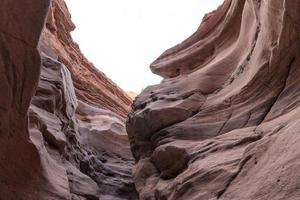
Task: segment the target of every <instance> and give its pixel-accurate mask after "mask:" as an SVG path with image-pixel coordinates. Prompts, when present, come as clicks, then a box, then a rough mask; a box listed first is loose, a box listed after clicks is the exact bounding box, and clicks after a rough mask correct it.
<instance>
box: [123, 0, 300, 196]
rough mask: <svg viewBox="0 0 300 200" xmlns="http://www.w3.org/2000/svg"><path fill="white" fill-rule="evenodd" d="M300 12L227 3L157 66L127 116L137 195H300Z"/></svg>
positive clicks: (280, 2) (257, 1) (254, 0)
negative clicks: (157, 78)
mask: <svg viewBox="0 0 300 200" xmlns="http://www.w3.org/2000/svg"><path fill="white" fill-rule="evenodd" d="M299 9H300V1H299V0H295V1H290V0H272V1H267V0H248V1H246V0H225V1H224V3H223V4H222V5H221V6H220V7H219V8H218V9H217V10H216V11H214V12H212V13H209V14H207V15H206V16H205V17H204V19H203V22H202V24H201V26H200V27H199V29H198V30H197V31H196V32H195V33H194V34H193V35H192V36H191V37H190V38H188V39H187V40H185V41H184V42H182V43H181V44H179V45H177V46H175V47H173V48H171V49H170V50H167V51H166V52H164V53H163V54H162V55H161V56H160V57H159V58H158V59H157V60H156V61H155V62H154V63H153V64H152V65H151V69H152V71H153V72H154V73H156V74H158V75H160V76H162V77H163V78H164V80H163V81H162V82H161V83H160V84H159V85H155V86H150V87H148V88H146V89H145V90H144V91H143V92H142V94H140V95H139V96H138V97H137V98H136V100H135V101H134V104H133V111H132V112H131V113H130V115H129V119H128V122H127V131H128V134H129V137H130V140H131V149H132V151H133V154H134V157H135V159H136V161H137V164H136V166H135V170H134V180H135V183H136V187H137V190H138V192H139V194H140V199H161V200H162V199H164V200H165V199H169V200H171V199H172V200H175V199H176V200H179V199H182V200H183V199H189V200H199V199H203V200H204V199H205V200H216V199H220V200H221V199H222V200H254V199H255V200H257V199H260V200H270V199H272V200H286V199H289V200H296V199H299V198H300V192H299V190H298V187H299V184H300V179H299V178H298V177H299V176H300V173H299V170H298V168H299V167H300V164H299V156H300V148H299V142H298V141H299V140H300V136H299V134H298V133H299V126H300V121H299V119H298V118H299V102H300V97H299V91H300V90H299V89H300V82H299V76H300V74H299V72H300V70H299V66H300V54H299V53H300V52H299V47H300V43H299V37H300V26H299V21H300V14H299Z"/></svg>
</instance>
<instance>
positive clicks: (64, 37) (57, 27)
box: [39, 0, 132, 117]
mask: <svg viewBox="0 0 300 200" xmlns="http://www.w3.org/2000/svg"><path fill="white" fill-rule="evenodd" d="M74 29H75V25H74V23H73V22H72V20H71V15H70V13H69V11H68V8H67V6H66V4H65V2H64V0H53V1H52V5H51V7H50V10H49V14H48V18H47V21H46V27H45V29H44V30H43V33H42V36H41V41H40V44H39V48H40V49H41V50H42V51H43V52H45V53H46V54H47V55H49V56H50V57H53V58H54V59H57V60H58V61H59V62H62V63H64V65H65V66H66V67H67V68H68V69H69V71H70V72H71V75H72V79H73V83H74V86H75V91H76V95H77V97H78V98H79V99H80V100H82V101H85V102H88V103H89V104H92V105H95V106H97V107H101V108H104V109H108V110H111V111H113V112H115V113H118V114H119V115H122V116H124V117H125V116H126V114H127V113H128V112H129V110H130V105H131V103H132V100H131V98H130V97H129V96H128V95H127V94H126V93H125V92H124V91H123V90H122V89H120V88H119V87H118V86H117V85H116V84H115V83H114V82H112V81H111V80H110V79H109V78H108V77H106V76H105V74H104V73H102V72H101V71H99V70H98V69H97V68H95V67H94V66H93V64H92V63H90V62H89V61H88V60H87V59H86V58H85V57H84V55H83V54H82V53H81V51H80V49H79V46H78V45H77V44H76V43H75V42H74V41H73V39H72V37H71V35H70V33H71V32H72V31H73V30H74Z"/></svg>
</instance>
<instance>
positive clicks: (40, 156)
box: [0, 0, 137, 200]
mask: <svg viewBox="0 0 300 200" xmlns="http://www.w3.org/2000/svg"><path fill="white" fill-rule="evenodd" d="M49 6H50V12H49V15H48V18H47V19H48V20H47V21H46V16H47V12H48V8H49ZM0 9H1V12H0V27H1V28H0V69H1V72H2V73H1V76H0V90H1V97H0V103H1V105H0V117H1V120H0V121H1V122H0V133H1V139H0V163H1V164H0V199H1V200H2V199H3V200H16V199H20V200H59V199H61V200H71V199H72V200H94V199H95V200H96V199H97V200H98V199H101V200H111V199H116V200H117V199H119V200H122V199H124V200H125V199H133V200H134V199H137V193H136V190H135V186H134V184H133V180H132V176H131V169H132V166H133V164H134V159H133V157H132V155H131V152H130V148H129V142H128V138H127V135H126V131H125V125H124V122H125V119H124V116H125V114H126V113H127V112H128V110H129V105H130V103H131V100H130V98H129V97H128V96H127V95H126V94H125V92H123V91H122V90H121V89H120V88H118V87H117V86H116V85H115V84H114V83H113V82H112V81H110V80H109V79H108V78H107V77H106V76H105V75H104V74H103V73H101V72H99V71H98V70H96V68H94V67H93V65H92V64H91V63H89V62H88V61H87V60H86V59H85V58H84V56H83V55H82V54H81V52H80V50H79V48H78V46H77V45H76V44H75V43H74V42H73V40H72V38H71V36H70V31H71V30H73V29H74V26H73V24H72V22H71V20H70V14H69V13H68V10H67V8H66V6H65V4H64V2H63V1H60V0H54V1H52V4H51V5H50V2H49V1H48V0H40V1H36V0H28V1H26V2H25V1H24V2H23V1H16V2H15V1H6V0H4V1H1V3H0ZM45 22H46V27H45V28H44V31H43V35H42V39H41V40H40V43H39V45H38V42H39V38H40V34H41V32H42V29H43V27H44V24H45ZM37 46H39V50H38V49H37ZM65 65H67V67H66V66H65ZM69 70H70V71H69ZM70 72H71V73H70ZM72 79H73V80H74V81H73V80H72ZM73 83H74V84H73Z"/></svg>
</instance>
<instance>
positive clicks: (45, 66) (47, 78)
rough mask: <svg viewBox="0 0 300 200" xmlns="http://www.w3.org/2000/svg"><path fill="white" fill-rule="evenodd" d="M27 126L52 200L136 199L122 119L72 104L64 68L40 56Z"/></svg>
mask: <svg viewBox="0 0 300 200" xmlns="http://www.w3.org/2000/svg"><path fill="white" fill-rule="evenodd" d="M29 124H30V131H29V132H30V139H31V141H32V142H33V143H34V144H35V146H37V147H38V150H39V151H38V152H39V157H40V158H41V161H42V166H43V170H44V171H45V173H47V176H48V179H50V180H52V181H53V185H54V186H55V187H56V195H57V197H56V198H58V199H59V198H61V199H71V198H73V199H82V198H83V199H99V198H100V199H104V200H105V199H108V200H109V199H136V191H135V187H134V184H133V181H132V176H131V168H132V166H133V163H134V161H133V158H132V155H131V152H130V149H129V144H128V139H127V135H126V131H125V126H124V118H123V117H121V116H120V115H118V114H116V113H113V112H111V111H109V110H104V109H101V108H97V107H94V106H91V105H89V104H87V103H85V102H83V101H80V100H77V97H76V95H75V90H74V86H73V83H72V79H71V75H70V73H69V71H68V69H67V68H66V67H65V66H64V65H63V64H62V63H60V62H58V61H56V60H53V59H52V58H50V57H47V56H45V55H43V56H42V70H41V75H40V81H39V84H38V88H37V90H36V94H35V96H34V97H33V99H32V103H31V106H30V110H29ZM40 199H47V196H43V197H41V198H40Z"/></svg>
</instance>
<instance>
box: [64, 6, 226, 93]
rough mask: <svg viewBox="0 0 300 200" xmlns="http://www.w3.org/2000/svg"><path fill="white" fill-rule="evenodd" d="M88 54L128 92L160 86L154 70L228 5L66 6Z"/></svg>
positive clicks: (80, 41) (79, 39)
mask: <svg viewBox="0 0 300 200" xmlns="http://www.w3.org/2000/svg"><path fill="white" fill-rule="evenodd" d="M66 2H67V5H68V7H69V9H70V12H71V14H72V19H73V21H74V23H75V24H76V27H77V28H76V30H75V31H74V32H73V33H72V35H73V38H74V40H75V41H76V42H77V43H78V44H79V45H80V48H81V50H82V52H83V53H84V54H85V56H86V57H87V58H88V59H89V60H90V61H91V62H92V63H94V65H95V66H96V67H97V68H98V69H100V70H101V71H102V72H104V73H105V74H106V75H107V76H108V77H109V78H110V79H112V80H113V81H114V82H116V83H117V84H118V85H119V86H120V87H121V88H122V89H124V90H125V91H134V92H136V93H139V92H140V91H141V89H142V88H145V87H146V86H148V85H153V84H157V83H159V81H160V80H161V78H160V77H158V76H156V75H154V74H152V73H151V71H150V69H149V65H150V63H151V62H152V61H154V60H155V59H156V58H157V57H158V56H159V55H160V54H161V53H163V51H165V50H167V49H169V48H170V47H172V46H174V45H176V44H178V43H180V42H181V41H182V40H184V39H186V38H187V37H188V36H190V35H191V34H192V33H193V32H194V31H195V30H196V29H197V28H198V26H199V25H200V22H201V20H202V17H203V15H204V14H205V13H207V12H210V11H212V10H214V9H216V8H217V7H218V6H219V5H220V4H221V3H222V2H223V0H206V1H204V0H126V1H125V0H88V1H83V0H66Z"/></svg>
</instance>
